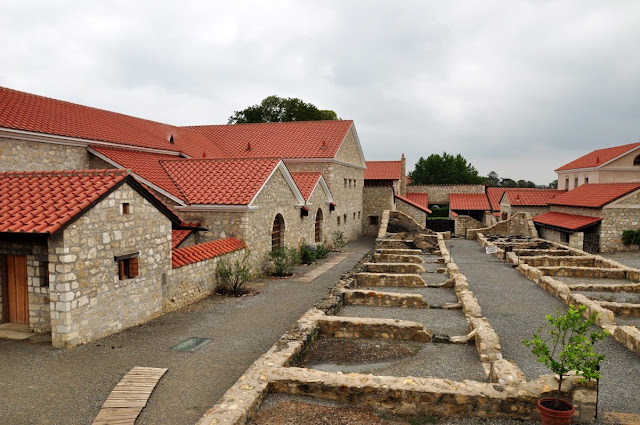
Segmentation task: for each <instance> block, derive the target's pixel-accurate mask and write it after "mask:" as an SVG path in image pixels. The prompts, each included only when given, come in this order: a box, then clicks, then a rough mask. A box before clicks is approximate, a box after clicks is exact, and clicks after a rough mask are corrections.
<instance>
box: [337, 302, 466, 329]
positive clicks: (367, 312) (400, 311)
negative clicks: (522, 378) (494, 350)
mask: <svg viewBox="0 0 640 425" xmlns="http://www.w3.org/2000/svg"><path fill="white" fill-rule="evenodd" d="M337 316H347V317H374V318H380V319H400V320H410V321H412V322H417V323H422V324H423V325H424V327H425V328H426V329H427V330H429V331H432V332H434V333H437V334H445V335H449V336H455V335H467V334H468V333H469V332H471V330H470V329H469V325H468V324H467V321H466V320H465V318H464V314H463V313H462V310H438V309H434V310H432V309H426V308H402V307H370V306H361V305H347V306H344V307H343V308H342V309H341V310H340V311H339V312H338V314H337Z"/></svg>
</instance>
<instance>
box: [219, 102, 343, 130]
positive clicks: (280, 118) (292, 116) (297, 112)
mask: <svg viewBox="0 0 640 425" xmlns="http://www.w3.org/2000/svg"><path fill="white" fill-rule="evenodd" d="M337 119H339V118H338V116H337V115H336V113H335V112H333V111H330V110H321V109H318V108H317V107H316V106H315V105H313V104H311V103H305V102H304V101H302V100H300V99H298V98H295V97H287V98H283V97H278V96H269V97H266V98H264V99H263V100H262V102H260V104H259V105H253V106H249V107H247V108H245V109H243V110H241V111H235V112H234V113H233V115H232V116H230V117H229V121H228V123H229V124H246V123H255V122H287V121H319V120H337Z"/></svg>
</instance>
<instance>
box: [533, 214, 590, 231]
mask: <svg viewBox="0 0 640 425" xmlns="http://www.w3.org/2000/svg"><path fill="white" fill-rule="evenodd" d="M601 220H602V218H600V217H587V216H584V215H577V214H565V213H560V212H555V211H549V212H546V213H543V214H540V215H537V216H535V217H533V222H534V223H536V224H543V225H547V226H552V227H559V228H561V229H567V230H578V229H582V228H583V227H588V226H591V225H592V224H595V223H597V222H599V221H601Z"/></svg>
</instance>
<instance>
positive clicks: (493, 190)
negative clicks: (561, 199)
mask: <svg viewBox="0 0 640 425" xmlns="http://www.w3.org/2000/svg"><path fill="white" fill-rule="evenodd" d="M505 192H519V193H520V194H522V193H523V192H540V193H541V194H542V193H544V192H551V193H555V192H557V191H556V189H537V188H532V187H531V188H530V187H488V188H487V197H488V198H489V203H490V204H491V209H492V210H493V211H500V200H501V199H502V195H504V193H505ZM541 196H545V195H541Z"/></svg>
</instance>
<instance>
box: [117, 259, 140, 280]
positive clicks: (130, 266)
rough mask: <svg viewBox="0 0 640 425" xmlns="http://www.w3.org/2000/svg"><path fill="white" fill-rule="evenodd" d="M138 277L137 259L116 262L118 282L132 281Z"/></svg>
mask: <svg viewBox="0 0 640 425" xmlns="http://www.w3.org/2000/svg"><path fill="white" fill-rule="evenodd" d="M138 275H139V272H138V257H131V258H124V259H122V260H118V277H119V278H120V280H126V279H132V278H134V277H137V276H138Z"/></svg>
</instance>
